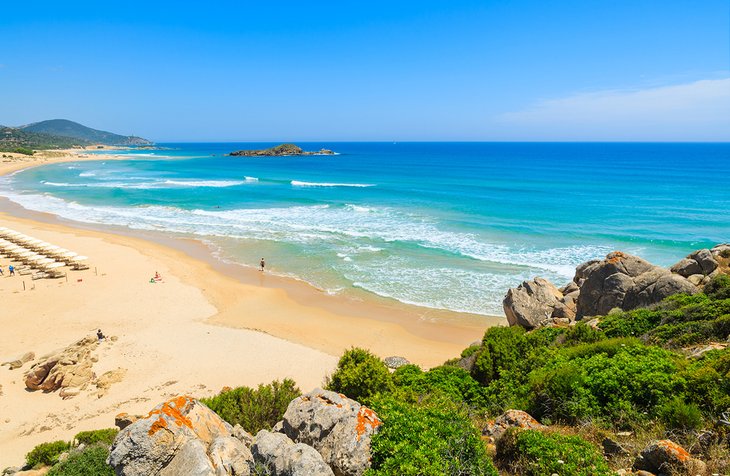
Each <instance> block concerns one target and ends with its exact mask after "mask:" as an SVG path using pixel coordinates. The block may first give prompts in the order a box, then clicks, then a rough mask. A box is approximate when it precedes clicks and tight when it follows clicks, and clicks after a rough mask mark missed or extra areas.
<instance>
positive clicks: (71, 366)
mask: <svg viewBox="0 0 730 476" xmlns="http://www.w3.org/2000/svg"><path fill="white" fill-rule="evenodd" d="M97 342H98V339H97V338H96V336H88V337H85V338H83V339H81V340H80V341H78V342H76V343H74V344H72V345H70V346H68V347H66V348H65V349H63V350H61V351H60V352H55V353H53V354H50V355H46V356H43V357H41V358H40V359H39V360H38V362H37V363H36V364H34V365H33V366H32V367H31V368H30V369H29V370H28V372H27V373H26V374H25V386H26V387H27V388H28V390H43V391H45V392H52V391H54V390H58V389H66V388H69V387H72V388H76V389H83V388H85V387H86V386H87V385H88V383H89V382H91V381H92V380H93V379H94V377H95V375H94V371H93V370H92V368H91V367H92V365H93V362H94V360H93V358H92V351H93V350H95V349H96V347H97V345H98V344H97ZM67 393H68V394H70V393H72V392H70V391H69V392H67Z"/></svg>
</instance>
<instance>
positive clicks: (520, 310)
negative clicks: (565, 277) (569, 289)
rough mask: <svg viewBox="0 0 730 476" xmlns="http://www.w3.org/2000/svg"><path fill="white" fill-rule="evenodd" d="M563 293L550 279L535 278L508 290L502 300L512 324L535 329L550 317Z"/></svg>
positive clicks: (508, 320) (508, 319)
mask: <svg viewBox="0 0 730 476" xmlns="http://www.w3.org/2000/svg"><path fill="white" fill-rule="evenodd" d="M562 298H563V293H561V292H560V290H558V288H556V287H555V286H554V285H553V284H552V283H551V282H550V281H548V280H546V279H543V278H535V279H533V280H532V281H525V282H523V283H522V284H520V285H519V286H518V287H517V288H512V289H510V290H508V291H507V296H505V298H504V300H503V301H502V307H503V308H504V313H505V315H506V316H507V322H509V325H510V326H522V327H524V328H525V329H535V328H536V327H540V326H542V325H544V323H545V321H547V320H548V319H550V317H551V316H552V314H553V310H554V309H555V307H556V306H557V305H558V303H559V302H560V300H561V299H562Z"/></svg>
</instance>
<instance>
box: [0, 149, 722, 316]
mask: <svg viewBox="0 0 730 476" xmlns="http://www.w3.org/2000/svg"><path fill="white" fill-rule="evenodd" d="M161 145H162V146H164V147H167V148H170V149H171V150H156V151H149V150H142V151H136V152H129V153H128V155H129V156H130V160H124V161H107V162H78V163H64V164H56V165H49V166H44V167H39V168H35V169H30V170H27V171H23V172H21V173H18V174H15V175H14V176H12V177H9V178H6V179H3V182H2V183H0V191H1V192H2V193H3V194H4V195H6V196H8V197H9V198H11V199H12V200H14V201H17V202H18V203H20V204H22V205H23V206H25V207H26V208H30V209H34V210H41V211H46V212H51V213H55V214H58V215H61V216H64V217H66V218H70V219H74V220H79V221H85V222H92V223H107V224H116V225H124V226H128V227H130V228H136V229H152V230H162V231H168V232H170V233H174V234H179V235H180V236H196V237H199V238H202V239H204V240H205V241H206V242H207V243H209V244H210V245H211V247H212V248H213V249H214V251H215V253H216V254H217V255H218V256H219V257H220V258H222V259H226V260H230V261H233V262H238V263H241V264H244V265H250V266H255V265H256V264H257V263H258V259H259V258H260V257H261V256H265V257H266V258H267V262H268V263H269V266H270V267H271V268H272V270H273V271H275V272H278V273H281V274H287V275H293V276H297V277H299V278H301V279H304V280H306V281H309V282H311V283H313V284H315V285H316V286H318V287H321V288H323V289H325V290H327V291H328V292H332V293H340V292H342V293H352V292H353V289H355V288H357V289H359V290H364V291H366V292H371V293H375V294H379V295H381V296H386V297H392V298H394V299H398V300H400V301H403V302H409V303H415V304H420V305H424V306H429V307H435V308H445V309H452V310H460V311H469V312H475V313H482V314H501V313H502V310H501V299H502V297H503V296H504V293H505V291H506V289H507V288H508V287H510V286H514V285H516V284H518V283H519V282H521V281H522V280H524V279H528V278H530V277H532V276H535V275H541V276H544V277H547V278H549V279H551V280H553V281H554V282H556V283H558V284H562V283H564V282H567V281H568V280H569V279H570V278H571V277H572V274H573V269H574V267H575V265H576V264H578V263H580V262H583V261H585V260H588V259H592V258H600V257H602V256H603V255H605V254H606V253H608V252H610V251H612V250H614V249H621V250H625V251H629V252H632V253H636V254H639V255H641V256H643V257H645V258H647V259H649V260H650V261H653V262H655V263H657V264H661V265H670V264H672V263H674V262H676V261H678V260H679V259H680V258H682V257H683V256H684V255H686V254H687V253H689V252H691V251H692V250H694V249H697V248H700V247H704V246H711V245H713V244H715V243H717V242H721V241H730V182H729V177H730V144H648V143H638V144H635V143H631V144H629V143H625V144H616V143H611V144H597V143H336V142H335V143H306V144H305V143H301V144H300V145H301V146H302V147H303V148H304V149H305V150H318V149H319V148H321V147H326V148H330V149H333V150H335V151H337V152H339V153H340V155H337V156H306V157H282V158H274V157H268V158H246V157H225V156H223V154H225V153H227V152H230V151H232V150H236V149H241V148H259V147H268V146H271V145H274V144H268V143H267V144H161Z"/></svg>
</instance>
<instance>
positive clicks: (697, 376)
mask: <svg viewBox="0 0 730 476" xmlns="http://www.w3.org/2000/svg"><path fill="white" fill-rule="evenodd" d="M681 378H682V379H684V380H685V381H686V391H685V394H684V398H685V400H686V401H687V402H690V403H695V404H697V405H698V406H699V407H700V408H701V409H702V410H703V411H704V412H706V413H708V414H709V415H711V416H713V417H715V418H716V417H717V416H718V415H720V413H722V412H725V411H727V410H728V409H729V408H730V348H728V349H724V350H714V351H710V352H707V353H705V354H704V355H703V356H702V357H701V358H700V359H697V360H696V361H694V362H692V363H691V364H690V365H689V366H688V367H687V368H686V369H685V370H684V371H683V372H682V373H681Z"/></svg>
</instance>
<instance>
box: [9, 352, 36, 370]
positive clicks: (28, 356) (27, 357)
mask: <svg viewBox="0 0 730 476" xmlns="http://www.w3.org/2000/svg"><path fill="white" fill-rule="evenodd" d="M33 359H35V352H26V353H25V354H23V355H22V356H20V357H18V358H17V359H15V360H10V361H8V362H3V363H2V365H7V366H8V368H9V369H10V370H15V369H19V368H20V367H22V366H23V365H24V364H27V363H28V362H30V361H31V360H33Z"/></svg>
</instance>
